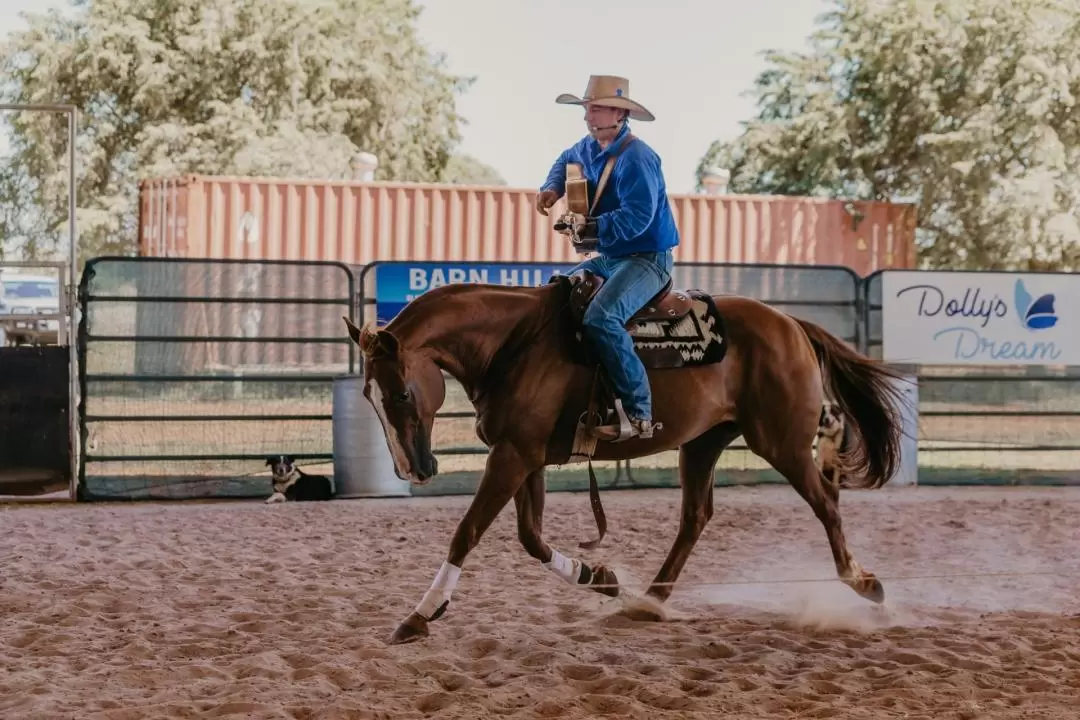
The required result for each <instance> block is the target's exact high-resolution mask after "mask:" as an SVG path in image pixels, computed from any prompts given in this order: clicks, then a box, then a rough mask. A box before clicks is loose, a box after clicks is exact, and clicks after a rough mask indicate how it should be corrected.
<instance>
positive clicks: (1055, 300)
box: [881, 270, 1080, 365]
mask: <svg viewBox="0 0 1080 720" xmlns="http://www.w3.org/2000/svg"><path fill="white" fill-rule="evenodd" d="M881 298H882V302H881V304H882V311H881V327H882V355H883V357H884V359H885V360H886V361H887V362H893V363H905V364H912V365H918V364H926V365H1080V332H1078V331H1080V327H1078V326H1077V323H1076V322H1075V321H1074V320H1073V318H1074V317H1075V316H1074V313H1076V312H1077V309H1076V308H1078V307H1080V303H1078V301H1080V276H1078V275H1071V274H1067V273H1055V274H1051V273H1046V274H1037V273H1036V274H1030V275H1022V274H1014V273H974V272H921V271H916V270H890V271H887V272H885V273H883V274H882V289H881ZM1059 312H1061V313H1063V316H1059V315H1058V313H1059Z"/></svg>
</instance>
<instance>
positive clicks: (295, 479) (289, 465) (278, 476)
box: [266, 455, 334, 503]
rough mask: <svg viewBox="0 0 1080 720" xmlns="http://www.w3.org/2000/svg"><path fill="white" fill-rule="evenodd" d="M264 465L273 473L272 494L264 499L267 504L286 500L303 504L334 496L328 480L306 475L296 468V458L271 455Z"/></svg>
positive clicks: (320, 476) (318, 476)
mask: <svg viewBox="0 0 1080 720" xmlns="http://www.w3.org/2000/svg"><path fill="white" fill-rule="evenodd" d="M266 464H267V465H269V466H270V470H271V472H272V473H273V478H272V481H273V483H274V494H273V495H271V496H270V497H269V498H267V499H266V502H267V503H279V502H285V501H286V500H292V501H294V502H297V501H299V502H304V501H308V500H329V499H330V498H332V497H333V496H334V489H333V487H332V486H331V484H330V480H329V478H325V477H323V476H322V475H308V474H307V473H305V472H304V471H302V470H301V469H300V468H298V467H296V458H293V457H291V456H289V455H273V456H271V457H268V458H266Z"/></svg>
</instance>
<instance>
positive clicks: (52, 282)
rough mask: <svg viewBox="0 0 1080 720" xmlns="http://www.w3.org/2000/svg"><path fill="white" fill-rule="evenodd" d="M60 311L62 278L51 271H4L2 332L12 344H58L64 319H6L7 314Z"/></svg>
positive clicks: (0, 301)
mask: <svg viewBox="0 0 1080 720" xmlns="http://www.w3.org/2000/svg"><path fill="white" fill-rule="evenodd" d="M58 312H60V281H59V280H57V279H56V278H54V277H49V276H48V275H14V274H11V273H4V274H2V275H0V330H2V332H0V334H2V335H6V336H7V343H8V344H10V345H56V344H57V343H58V342H59V336H60V322H59V321H58V320H56V319H52V320H45V319H41V320H29V319H23V320H6V319H4V316H5V315H39V314H50V313H51V314H56V313H58Z"/></svg>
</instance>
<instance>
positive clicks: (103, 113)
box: [0, 0, 472, 254]
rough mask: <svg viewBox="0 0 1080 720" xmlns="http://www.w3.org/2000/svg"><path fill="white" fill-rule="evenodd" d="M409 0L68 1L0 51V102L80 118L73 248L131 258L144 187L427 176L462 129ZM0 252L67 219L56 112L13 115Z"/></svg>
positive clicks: (1, 191) (43, 247)
mask: <svg viewBox="0 0 1080 720" xmlns="http://www.w3.org/2000/svg"><path fill="white" fill-rule="evenodd" d="M418 13H419V10H418V9H417V8H415V7H414V6H413V4H412V0H319V1H313V0H275V1H274V2H266V1H265V0H169V1H168V2H165V1H164V0H71V8H69V9H68V10H67V11H66V12H64V13H59V12H56V11H52V12H49V13H46V14H41V15H34V16H31V17H29V18H28V23H29V28H28V29H27V30H26V31H24V32H20V33H17V34H13V35H12V36H10V37H9V38H8V40H7V42H6V43H5V44H4V45H3V46H0V65H2V68H3V77H4V78H5V81H3V82H2V83H0V97H3V102H18V103H33V102H50V103H61V102H64V103H72V104H74V105H76V106H77V107H78V108H79V110H80V118H79V122H80V132H79V137H78V145H77V148H78V156H79V162H80V174H79V179H78V188H77V200H78V212H77V219H78V222H79V231H80V236H81V238H82V244H83V247H82V251H83V253H84V254H87V253H88V254H100V253H106V252H108V253H124V252H130V251H131V250H132V249H133V248H134V246H135V243H136V227H135V225H136V222H137V220H136V208H137V203H138V182H139V180H140V179H142V178H145V177H152V176H163V175H174V174H186V173H205V174H237V175H259V174H263V175H283V176H293V177H338V178H347V177H349V176H350V170H349V161H350V159H351V158H352V156H353V155H354V154H355V153H357V152H359V151H360V150H366V151H369V152H373V153H375V154H376V155H377V156H378V158H379V169H378V171H377V174H376V177H377V178H378V179H388V180H389V179H395V180H414V181H435V180H437V179H439V178H440V177H441V176H442V174H443V173H444V172H445V169H446V167H447V164H448V163H449V161H450V158H451V156H452V154H453V151H454V148H455V146H456V144H457V143H458V141H459V139H460V135H459V123H460V120H461V119H460V117H459V116H458V114H457V111H456V109H455V96H456V94H457V93H459V92H461V91H463V90H464V89H466V88H467V87H468V86H469V84H470V83H471V82H472V80H471V79H466V78H460V77H455V76H452V75H450V74H448V73H447V71H446V70H444V67H443V59H442V58H441V57H433V56H432V55H430V54H429V53H428V51H427V50H426V49H425V48H424V47H423V45H422V44H421V43H420V42H419V40H418V39H417V35H416V30H415V20H416V18H417V16H418ZM5 120H6V121H7V125H8V130H9V134H10V135H11V138H12V143H11V144H12V147H11V157H10V162H9V163H7V165H6V166H5V167H3V168H0V204H2V205H3V206H4V208H5V211H4V212H2V213H0V245H2V244H3V241H5V240H8V241H10V240H11V239H12V238H18V237H23V238H25V239H26V240H27V241H28V242H29V244H30V247H29V248H28V251H29V252H30V253H31V254H33V253H35V252H37V253H41V252H44V251H47V250H49V249H50V248H51V247H55V245H56V244H57V243H58V241H59V240H60V236H61V235H62V233H63V228H64V226H65V223H66V216H67V210H66V200H67V188H66V179H65V175H64V172H63V169H64V162H65V153H66V150H67V148H66V144H67V143H66V140H65V134H64V133H65V126H64V123H63V119H62V118H60V117H49V116H46V115H37V114H29V113H23V114H14V115H12V114H9V115H8V116H7V117H6V118H5Z"/></svg>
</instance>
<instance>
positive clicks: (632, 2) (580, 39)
mask: <svg viewBox="0 0 1080 720" xmlns="http://www.w3.org/2000/svg"><path fill="white" fill-rule="evenodd" d="M66 4H67V3H66V2H63V1H62V0H0V35H6V34H7V32H8V31H9V30H11V29H13V28H18V27H21V26H22V25H23V23H22V22H21V20H19V18H18V13H19V12H21V11H26V10H33V11H39V10H44V9H45V8H47V7H62V6H65V5H66ZM418 4H420V5H421V6H422V7H423V8H424V12H423V13H422V15H421V17H420V32H421V36H422V38H423V40H424V41H425V42H427V43H428V45H429V47H430V48H431V49H432V50H434V51H437V52H443V53H446V55H447V63H448V66H449V69H450V70H451V71H452V72H454V73H457V74H461V75H475V76H477V80H476V82H475V84H474V85H473V86H472V88H471V89H470V90H469V91H468V92H467V93H465V95H464V96H463V97H462V98H461V99H460V100H459V103H460V104H459V108H460V111H461V113H462V114H463V115H464V116H465V118H466V119H467V120H468V125H467V126H466V127H465V128H464V143H463V146H462V150H463V151H464V152H467V153H469V154H471V155H473V156H475V157H476V158H478V159H479V160H481V161H483V162H485V163H487V164H489V165H491V166H493V167H495V168H496V169H497V170H498V171H499V173H500V174H501V175H502V176H503V177H504V178H505V179H506V181H507V182H508V183H509V184H510V185H512V186H515V187H530V188H531V187H537V186H538V185H540V183H541V182H543V180H544V178H545V177H546V175H547V171H548V169H549V168H550V166H551V163H552V161H553V160H554V159H555V157H556V156H557V155H558V154H559V152H560V151H561V150H562V149H563V148H565V147H567V146H568V145H571V144H573V143H574V142H576V141H577V140H578V139H579V138H580V137H581V136H582V135H583V134H584V133H585V126H584V123H583V120H582V112H581V110H580V109H579V108H576V107H573V106H563V105H556V104H555V102H554V100H555V96H556V95H558V94H559V93H562V92H571V93H574V94H575V95H580V94H581V93H582V92H583V91H584V90H585V84H586V82H587V80H588V77H589V75H590V74H592V73H595V74H607V75H622V76H624V77H627V78H629V79H630V95H631V97H632V98H633V99H635V100H637V101H638V102H640V103H641V104H643V105H644V106H645V107H647V108H648V109H649V110H651V111H652V112H653V114H654V115H656V118H657V120H656V122H653V123H634V124H633V130H634V133H635V134H636V135H638V136H639V137H641V138H642V139H644V140H645V141H646V142H648V143H649V144H650V145H652V146H653V147H654V148H655V149H656V151H657V152H658V153H659V154H660V157H661V159H662V161H663V166H664V170H665V175H666V177H667V182H668V190H669V191H670V192H673V193H683V192H689V191H691V190H692V189H693V187H694V170H695V168H696V167H697V163H698V162H699V160H700V159H701V156H702V155H703V154H704V153H705V151H706V150H707V149H708V147H709V144H710V143H711V142H712V141H713V140H715V139H718V138H722V139H730V138H733V137H735V136H736V135H737V134H738V132H739V122H740V121H742V120H745V119H747V118H749V117H750V116H751V115H752V113H753V105H752V103H751V100H750V99H749V98H748V97H745V96H744V93H745V92H746V91H747V90H748V89H749V88H750V87H751V84H752V82H753V80H754V77H755V76H756V75H757V74H758V72H760V71H761V70H762V69H763V68H764V61H763V59H762V53H763V51H765V50H768V49H777V50H801V49H804V48H805V47H806V39H807V36H808V35H809V34H810V32H811V31H812V30H813V22H814V19H815V17H816V16H817V15H818V14H820V13H822V12H824V11H826V10H827V9H828V7H829V6H828V4H827V3H825V2H824V0H754V1H753V2H749V3H748V2H743V1H741V0H740V1H737V0H663V1H662V2H658V1H657V0H603V1H600V0H418ZM496 18H498V20H497V21H496ZM500 28H502V29H500ZM2 144H3V143H2V138H0V145H2Z"/></svg>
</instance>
